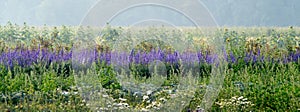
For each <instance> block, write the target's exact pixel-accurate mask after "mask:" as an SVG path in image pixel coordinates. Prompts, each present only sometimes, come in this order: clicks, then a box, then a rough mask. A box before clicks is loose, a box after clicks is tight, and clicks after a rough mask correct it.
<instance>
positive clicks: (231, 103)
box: [216, 96, 254, 108]
mask: <svg viewBox="0 0 300 112" xmlns="http://www.w3.org/2000/svg"><path fill="white" fill-rule="evenodd" d="M216 104H217V105H219V106H220V108H224V107H235V106H236V107H241V108H246V107H250V106H253V105H254V104H252V103H251V101H248V99H247V98H244V97H243V96H240V97H237V96H234V97H232V98H231V99H221V102H216Z"/></svg>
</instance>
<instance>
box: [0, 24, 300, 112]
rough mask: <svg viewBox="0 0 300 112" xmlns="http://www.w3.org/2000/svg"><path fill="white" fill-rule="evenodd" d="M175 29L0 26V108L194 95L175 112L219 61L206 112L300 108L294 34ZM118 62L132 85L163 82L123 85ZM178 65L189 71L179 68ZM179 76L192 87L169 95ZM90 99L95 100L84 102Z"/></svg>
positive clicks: (131, 102)
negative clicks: (218, 80)
mask: <svg viewBox="0 0 300 112" xmlns="http://www.w3.org/2000/svg"><path fill="white" fill-rule="evenodd" d="M182 29H183V30H182V31H176V30H174V29H168V28H152V29H151V28H149V29H130V30H131V31H130V32H129V31H128V32H127V30H126V28H114V27H106V28H104V29H101V31H102V32H101V35H99V29H96V28H90V27H71V26H59V27H48V26H44V27H33V26H27V25H26V24H24V25H14V24H11V23H8V24H7V25H5V26H0V77H1V82H0V83H1V84H0V101H1V102H0V110H1V111H86V110H89V111H93V109H97V110H100V111H101V110H102V111H118V110H119V111H132V110H129V109H134V110H145V111H146V110H152V111H159V110H163V109H164V108H163V107H164V106H168V107H173V108H176V106H178V105H177V104H176V105H175V104H174V105H172V104H170V103H168V101H176V100H172V99H176V97H175V98H174V96H176V95H177V94H181V93H180V92H185V93H189V92H192V93H193V94H192V95H193V97H192V98H191V101H190V102H188V103H186V105H185V107H184V108H183V110H182V111H189V110H190V111H195V110H197V109H198V110H199V106H200V104H201V102H202V100H203V96H204V94H205V90H206V89H207V88H208V87H209V80H210V78H211V74H212V69H213V68H215V66H216V63H218V62H220V60H216V58H215V56H217V57H218V56H219V57H222V58H219V59H224V60H225V62H224V63H225V65H223V64H222V65H218V64H217V65H218V66H217V67H224V68H226V69H224V70H223V71H222V72H221V73H222V74H224V76H225V78H224V83H223V86H222V89H221V90H220V93H219V95H218V96H217V98H216V100H215V101H214V103H213V105H212V107H211V108H210V110H208V111H299V109H300V64H299V62H300V60H299V58H300V48H299V46H300V28H294V27H287V28H277V27H272V28H271V27H266V28H263V27H253V28H242V27H237V28H218V29H216V30H212V31H213V32H212V31H210V32H209V30H204V29H202V30H201V29H193V28H182ZM153 35H159V36H158V37H155V38H154V37H153V38H151V36H153ZM149 38H151V39H150V40H149ZM157 38H159V39H160V40H158V39H157ZM122 39H123V40H122ZM141 39H144V40H145V41H139V40H141ZM118 42H121V43H118ZM168 42H169V43H168ZM182 42H184V44H183V43H182ZM218 42H219V43H218ZM116 43H117V44H116ZM133 43H137V44H136V45H135V44H133ZM170 43H171V44H170ZM217 44H218V45H217ZM132 45H133V46H132ZM177 48H182V49H180V50H178V49H177ZM221 48H222V49H221ZM82 49H83V50H82ZM220 54H221V55H222V56H221V55H220ZM117 57H118V58H117ZM122 57H123V58H122ZM74 59H75V60H74ZM217 59H218V58H217ZM124 60H125V61H124ZM155 60H159V62H161V63H164V67H165V69H164V70H150V69H151V67H150V68H149V66H150V65H151V64H153V63H151V62H153V61H155ZM122 61H124V62H122ZM77 62H79V63H77ZM116 62H120V63H116ZM126 62H127V63H126ZM116 64H117V67H120V66H122V64H126V65H129V67H128V69H129V70H128V71H127V73H126V74H127V75H130V78H129V79H128V81H129V82H130V81H132V80H135V81H137V82H138V83H139V84H140V83H143V82H147V80H152V81H151V82H154V83H156V82H157V81H158V79H161V77H154V76H152V75H151V74H150V73H149V72H151V71H154V72H160V71H163V73H162V74H164V75H165V79H164V80H163V81H162V82H157V84H158V85H159V88H158V89H156V90H157V91H151V92H150V93H148V92H149V90H141V92H139V91H138V90H131V89H132V88H125V87H124V84H125V83H124V82H127V81H121V82H120V80H118V76H119V74H120V71H122V69H116V68H115V66H113V65H116ZM185 65H190V66H188V67H187V68H185V70H187V71H192V72H184V71H183V70H182V68H184V67H186V66H185ZM155 69H157V68H155ZM118 70H120V71H118ZM193 70H194V71H197V72H194V71H193ZM182 75H185V76H189V75H191V76H194V77H197V79H196V80H197V83H196V84H195V85H197V86H198V88H197V89H196V90H190V91H189V90H187V91H176V90H178V89H177V87H178V86H179V85H180V81H181V80H184V79H182V77H181V76H182ZM78 77H80V78H78ZM150 77H152V79H151V78H150ZM84 78H86V79H84ZM183 78H184V77H183ZM82 82H84V83H89V84H90V85H94V86H93V87H99V88H100V89H101V91H100V92H99V91H97V89H99V88H94V89H93V90H89V95H85V92H86V91H87V89H86V90H82V89H83V88H84V87H86V86H83V84H82ZM146 86H147V85H146ZM148 86H149V85H148ZM150 86H151V85H150ZM149 88H151V87H149ZM94 91H95V92H94ZM91 93H93V94H98V95H100V96H99V97H95V98H94V99H91V97H88V99H87V97H86V96H90V95H91ZM97 98H99V99H107V100H99V101H98V100H97ZM93 101H96V102H93ZM103 101H104V102H103ZM169 104H170V105H169ZM90 107H94V108H90Z"/></svg>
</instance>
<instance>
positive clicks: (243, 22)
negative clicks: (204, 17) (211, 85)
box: [0, 0, 300, 26]
mask: <svg viewBox="0 0 300 112" xmlns="http://www.w3.org/2000/svg"><path fill="white" fill-rule="evenodd" d="M97 1H98V0H0V24H1V25H3V24H6V23H7V21H11V22H13V23H17V24H22V23H23V22H27V23H28V24H30V25H44V24H47V25H78V24H79V23H80V21H81V20H82V18H83V17H84V16H85V15H86V13H87V12H88V10H89V9H90V8H91V7H92V6H93V5H94V4H96V3H97ZM129 1H130V0H129ZM200 1H201V2H203V4H204V5H205V6H207V8H208V9H209V11H210V12H211V13H212V15H213V16H214V17H215V19H216V21H217V23H218V24H219V25H221V26H290V25H293V26H300V19H299V18H300V13H299V11H300V0H200ZM174 2H175V1H174ZM108 10H109V9H108ZM153 11H154V12H153V13H155V11H157V10H153ZM140 13H141V14H143V12H140ZM129 16H130V15H129ZM168 17H169V15H167V14H166V16H165V18H168Z"/></svg>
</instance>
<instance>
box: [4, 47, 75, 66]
mask: <svg viewBox="0 0 300 112" xmlns="http://www.w3.org/2000/svg"><path fill="white" fill-rule="evenodd" d="M70 59H72V52H65V51H63V50H59V51H58V52H51V51H49V50H46V49H40V48H39V49H37V50H28V49H23V48H21V49H14V50H11V49H10V50H8V51H7V52H3V53H1V54H0V64H3V65H5V66H6V67H10V68H12V67H13V66H16V65H17V66H20V67H27V66H30V65H33V64H37V63H47V64H50V63H53V62H64V61H68V60H70Z"/></svg>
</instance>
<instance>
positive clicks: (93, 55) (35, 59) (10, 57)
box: [0, 49, 300, 67]
mask: <svg viewBox="0 0 300 112" xmlns="http://www.w3.org/2000/svg"><path fill="white" fill-rule="evenodd" d="M224 56H225V59H226V61H227V62H228V63H236V62H238V61H241V60H242V61H244V62H245V63H249V62H254V63H256V62H270V61H272V60H273V61H274V59H273V58H270V57H268V58H266V57H265V56H263V55H261V54H260V52H259V53H258V54H256V55H255V54H253V53H252V52H251V53H246V54H245V56H240V57H236V56H235V55H234V54H233V53H232V52H230V53H226V52H224ZM299 58H300V53H299V52H298V53H291V54H290V55H288V56H285V57H283V58H281V60H282V62H284V63H288V62H298V60H299ZM217 60H218V55H216V54H210V53H208V52H200V51H199V52H182V53H180V52H177V51H175V52H171V53H168V52H166V51H164V50H152V51H150V52H141V51H134V50H132V51H131V52H105V53H100V52H98V51H97V50H96V49H92V50H78V51H73V50H71V51H64V50H58V51H55V52H53V51H49V50H46V49H37V50H28V49H15V50H8V51H7V52H3V53H1V54H0V64H3V65H5V66H7V67H13V66H15V65H17V66H21V67H26V66H30V65H32V64H37V63H46V64H50V63H53V62H65V61H72V62H73V63H74V62H79V63H81V64H91V63H93V62H105V63H106V64H108V65H110V64H115V65H120V66H122V65H128V64H132V63H134V64H143V65H147V64H150V63H152V62H154V61H161V62H164V63H169V64H178V63H181V64H192V65H193V64H201V63H206V64H213V63H216V62H217ZM273 61H272V62H273Z"/></svg>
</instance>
